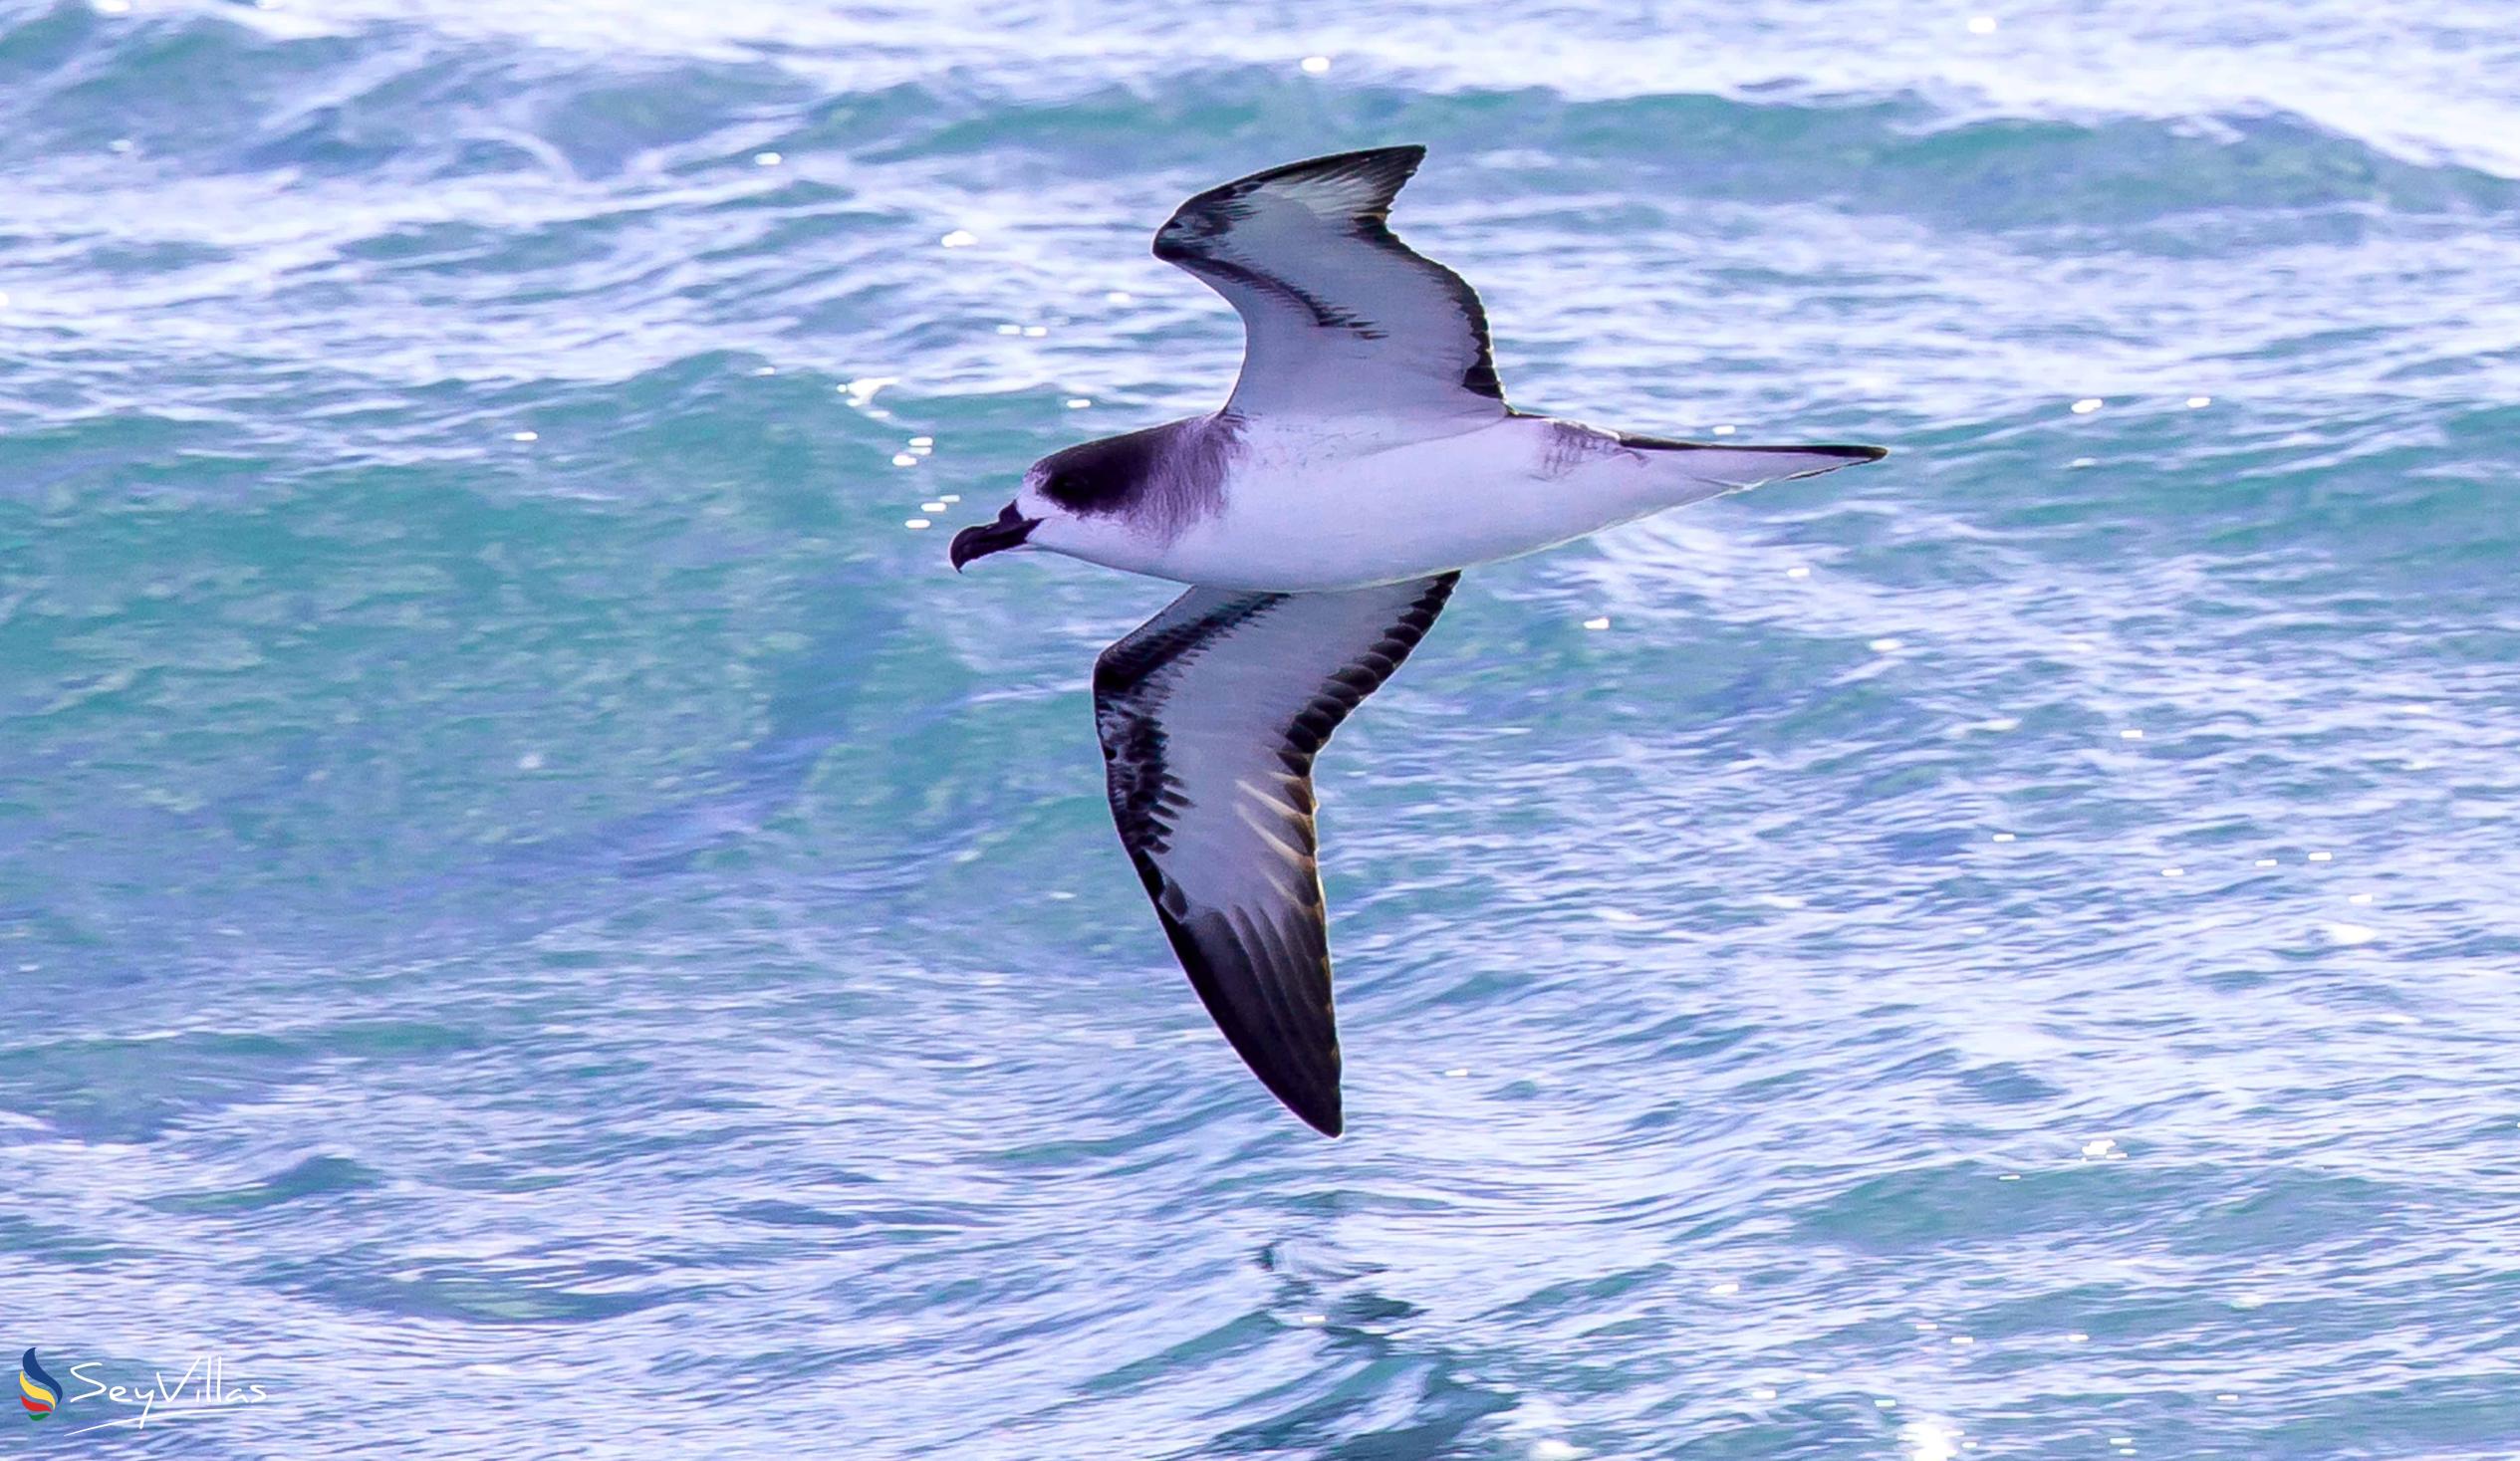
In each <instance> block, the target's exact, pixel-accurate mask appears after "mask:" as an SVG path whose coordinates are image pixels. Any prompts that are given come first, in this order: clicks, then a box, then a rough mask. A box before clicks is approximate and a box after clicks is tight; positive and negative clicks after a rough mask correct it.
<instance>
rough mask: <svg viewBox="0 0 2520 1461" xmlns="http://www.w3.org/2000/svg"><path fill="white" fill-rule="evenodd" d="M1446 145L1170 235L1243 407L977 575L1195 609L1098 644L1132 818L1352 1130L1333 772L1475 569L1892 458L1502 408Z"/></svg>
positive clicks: (1215, 945)
mask: <svg viewBox="0 0 2520 1461" xmlns="http://www.w3.org/2000/svg"><path fill="white" fill-rule="evenodd" d="M1425 151H1426V149H1425V148H1423V147H1415V146H1407V147H1378V148H1374V149H1372V150H1370V151H1362V152H1342V153H1339V154H1337V155H1335V156H1329V157H1316V158H1314V159H1312V160H1311V161H1308V162H1295V163H1290V164H1288V165H1286V166H1283V167H1272V168H1270V169H1268V170H1267V171H1265V172H1255V173H1253V174H1252V175H1251V176H1249V177H1246V178H1243V179H1241V180H1239V181H1236V182H1229V183H1226V184H1225V185H1224V186H1222V187H1215V188H1210V189H1208V190H1207V191H1206V192H1203V193H1200V194H1199V195H1198V196H1196V197H1194V198H1191V199H1190V200H1189V201H1188V202H1186V203H1183V204H1182V205H1181V206H1180V208H1179V209H1177V210H1175V211H1174V213H1173V215H1172V217H1171V219H1170V220H1169V221H1168V222H1166V223H1165V224H1164V225H1163V227H1162V229H1161V230H1159V231H1158V232H1157V233H1156V234H1155V241H1154V252H1155V257H1156V258H1159V259H1162V260H1164V261H1165V262H1167V263H1171V264H1176V265H1179V266H1180V267H1181V268H1183V269H1186V270H1188V271H1189V272H1190V273H1192V274H1195V275H1197V276H1198V278H1199V279H1200V281H1201V282H1203V283H1205V284H1206V285H1207V286H1208V287H1209V288H1210V289H1213V290H1215V291H1216V292H1217V293H1218V294H1220V295H1223V296H1224V297H1225V300H1226V302H1227V303H1229V304H1231V305H1232V306H1233V307H1234V310H1235V313H1237V314H1239V315H1241V316H1242V324H1243V335H1244V346H1243V362H1242V374H1241V376H1240V378H1239V379H1237V380H1236V381H1235V382H1234V393H1233V396H1232V398H1231V399H1229V400H1227V401H1226V402H1225V404H1224V406H1223V408H1222V409H1219V410H1216V411H1213V412H1210V413H1208V414H1206V415H1200V416H1192V417H1189V418H1188V419H1186V420H1179V421H1173V422H1170V423H1168V424H1166V425H1161V426H1154V427H1149V428H1147V429H1146V430H1143V431H1132V432H1130V433H1128V434H1126V435H1122V436H1112V437H1107V438H1105V439H1103V440H1100V441H1089V442H1087V443H1085V444H1084V445H1082V446H1072V447H1069V448H1068V449H1067V450H1065V451H1061V452H1057V453H1055V454H1053V455H1051V456H1048V457H1045V458H1043V459H1042V460H1041V461H1040V462H1039V463H1037V464H1036V465H1035V466H1034V467H1033V468H1032V470H1031V471H1029V472H1027V473H1026V474H1025V476H1024V485H1023V488H1022V490H1021V491H1019V492H1018V493H1017V494H1016V496H1015V500H1014V501H1013V502H1011V503H1009V504H1008V505H1007V506H1006V509H1005V510H1004V511H1003V512H1001V513H999V514H998V517H997V521H995V522H993V523H986V524H982V525H980V526H977V527H970V528H965V529H963V530H962V531H961V532H960V533H957V534H955V535H954V540H953V546H952V551H951V557H952V560H953V566H954V567H955V568H956V569H960V568H962V567H963V566H964V565H965V564H967V563H969V562H971V561H972V560H973V559H975V558H979V557H982V556H983V555H986V554H991V553H999V552H1003V551H1005V550H1007V549H1010V548H1017V547H1027V548H1046V549H1048V550H1050V551H1051V552H1053V553H1062V554H1066V555H1068V556H1069V557H1071V558H1081V559H1084V560H1085V561H1086V562H1088V563H1097V564H1103V565H1105V566H1108V567H1111V568H1117V569H1125V570H1127V571H1129V572H1131V573H1139V574H1147V575H1151V576H1153V577H1155V578H1159V579H1170V580H1172V581H1174V582H1176V583H1182V584H1187V585H1189V586H1190V589H1189V592H1188V593H1186V594H1183V595H1182V596H1181V597H1180V598H1178V599H1176V600H1174V601H1173V602H1172V603H1171V605H1170V606H1169V607H1167V608H1166V609H1164V610H1163V611H1162V612H1161V613H1158V614H1156V615H1155V616H1154V617H1153V618H1151V619H1148V620H1147V621H1146V622H1145V623H1143V624H1141V625H1139V626H1138V627H1137V629H1136V630H1135V631H1134V632H1133V633H1131V634H1130V635H1129V636H1128V637H1126V638H1124V639H1122V640H1121V641H1120V642H1118V643H1116V644H1114V645H1112V646H1111V647H1110V648H1108V649H1106V650H1104V651H1103V655H1102V657H1101V658H1100V659H1098V660H1097V661H1096V662H1095V666H1094V721H1095V727H1096V729H1097V730H1098V731H1099V732H1100V733H1101V735H1102V740H1103V756H1104V761H1105V763H1106V771H1107V781H1108V790H1109V792H1110V795H1111V803H1112V817H1113V819H1114V820H1115V821H1116V822H1117V823H1118V824H1119V826H1120V836H1121V842H1122V843H1123V845H1124V846H1126V847H1127V849H1128V850H1129V855H1130V860H1131V861H1133V862H1134V863H1135V864H1136V867H1137V875H1138V877H1139V878H1140V879H1141V880H1143V881H1144V883H1145V885H1146V892H1147V895H1148V896H1150V897H1151V898H1153V899H1154V905H1155V916H1156V917H1157V918H1158V919H1159V920H1161V922H1162V924H1163V931H1164V933H1165V934H1166V935H1167V936H1168V937H1169V938H1170V939H1171V941H1172V949H1173V952H1174V953H1175V954H1177V955H1179V956H1180V960H1181V967H1182V968H1183V969H1184V970H1185V971H1187V972H1188V974H1189V976H1190V984H1191V986H1192V987H1193V988H1195V989H1196V990H1197V991H1198V995H1199V999H1200V1000H1201V1001H1203V1002H1204V1003H1205V1004H1206V1006H1207V1011H1208V1013H1209V1014H1210V1015H1212V1016H1214V1017H1215V1020H1216V1023H1217V1025H1218V1026H1219V1027H1221V1028H1222V1029H1223V1030H1224V1033H1225V1038H1226V1039H1227V1040H1228V1041H1230V1042H1232V1044H1233V1047H1234V1049H1235V1051H1236V1052H1238V1053H1239V1054H1240V1055H1241V1056H1242V1058H1243V1060H1244V1061H1245V1062H1246V1063H1247V1064H1248V1065H1249V1066H1250V1067H1251V1070H1252V1073H1253V1074H1254V1075H1256V1076H1258V1077H1259V1078H1260V1081H1261V1084H1262V1085H1264V1086H1266V1087H1268V1089H1269V1091H1270V1092H1271V1093H1272V1094H1274V1095H1275V1096H1277V1097H1278V1099H1280V1100H1282V1101H1284V1102H1285V1103H1286V1104H1287V1106H1288V1108H1290V1109H1292V1110H1293V1111H1294V1112H1295V1113H1296V1114H1297V1115H1299V1116H1301V1117H1303V1118H1304V1120H1305V1121H1307V1122H1309V1123H1310V1124H1312V1125H1313V1126H1314V1127H1315V1128H1317V1129H1319V1130H1321V1131H1323V1132H1326V1133H1328V1134H1330V1135H1333V1136H1335V1135H1337V1134H1339V1131H1340V1129H1341V1126H1342V1124H1343V1118H1342V1115H1341V1109H1340V1098H1339V1033H1338V1027H1337V1025H1336V1023H1335V1021H1334V1019H1333V1015H1332V1010H1331V984H1330V945H1329V940H1328V935H1327V928H1326V920H1325V915H1324V909H1323V905H1322V887H1321V875H1320V872H1319V870H1318V867H1317V864H1316V861H1315V842H1314V835H1313V810H1314V802H1313V780H1312V771H1313V757H1314V755H1315V754H1316V753H1318V752H1319V751H1320V750H1321V748H1322V745H1323V743H1324V742H1326V741H1328V740H1329V739H1330V736H1331V733H1332V732H1333V731H1335V730H1337V729H1338V728H1339V724H1340V722H1341V721H1343V720H1345V719H1346V718H1347V717H1348V713H1349V712H1350V711H1352V710H1354V709H1356V708H1357V706H1358V704H1359V703H1360V702H1362V701H1363V700H1364V699H1365V697H1367V696H1368V695H1371V694H1373V693H1374V692H1375V691H1376V690H1377V689H1378V688H1380V687H1381V686H1382V684H1383V682H1384V681H1385V680H1386V679H1388V678H1389V677H1390V675H1391V672H1392V671H1393V670H1395V669H1397V668H1398V667H1399V665H1400V662H1401V661H1402V660H1404V659H1406V658H1407V657H1408V654H1409V651H1410V650H1411V649H1414V648H1416V647H1417V641H1418V640H1419V639H1420V638H1422V637H1424V635H1425V633H1426V630H1427V628H1428V626H1429V625H1431V624H1433V623H1434V621H1435V615H1437V614H1438V613H1441V612H1442V611H1443V607H1444V601H1445V600H1446V599H1448V598H1450V597H1451V594H1452V587H1453V584H1454V583H1455V581H1457V580H1458V579H1459V578H1460V576H1461V570H1463V569H1465V568H1470V567H1473V566H1475V565H1478V564H1484V563H1494V562H1496V561H1498V560H1500V559H1507V558H1513V557H1516V556H1518V555H1521V554H1525V553H1531V552H1534V551H1536V550H1538V549H1542V548H1547V547H1550V546H1552V545H1555V544H1559V543H1564V542H1567V541H1569V540H1571V539H1575V538H1581V537H1583V536H1585V535H1586V534H1588V533H1594V532H1598V531H1600V530H1601V529H1603V528H1607V527H1610V526H1612V525H1614V524H1618V523H1625V522H1629V521H1631V520H1633V519H1636V518H1640V517H1643V516H1646V515H1647V514H1650V513H1657V512H1661V511H1663V510H1664V509H1666V508H1673V507H1680V506H1683V505H1685V504H1687V503H1692V502H1698V501H1701V500H1703V499H1705V498H1709V497H1715V496H1719V495H1721V494H1723V493H1727V492H1737V491H1740V490H1741V489H1743V488H1746V487H1755V486H1758V485H1759V484H1760V483H1762V482H1775V481H1782V480H1786V479H1789V478H1794V477H1810V476H1816V475H1818V474H1819V473H1822V472H1828V471H1835V470H1836V469H1837V468H1839V467H1843V466H1846V465H1848V464H1849V463H1851V462H1869V461H1876V460H1879V459H1880V458H1881V457H1882V456H1883V455H1884V452H1883V449H1882V448H1880V447H1878V446H1746V445H1733V444H1730V443H1721V444H1715V443H1706V442H1696V441H1678V440H1672V439H1668V438H1665V437H1659V436H1641V435H1638V434H1636V433H1633V432H1628V431H1614V430H1609V429H1605V428H1603V427H1599V426H1591V425H1586V424H1584V423H1582V422H1578V421H1571V420H1564V419H1559V418H1556V417H1551V416H1543V415H1533V414H1531V413H1528V412H1525V411H1519V410H1516V409H1514V408H1513V407H1511V406H1508V405H1507V404H1506V403H1505V393H1504V391H1503V389H1502V388H1501V387H1500V386H1499V385H1498V383H1497V379H1496V365H1495V362H1494V361H1493V360H1492V359H1491V358H1490V356H1489V352H1488V336H1487V315H1486V312H1485V311H1484V310H1482V309H1481V308H1480V307H1479V297H1478V296H1477V295H1476V294H1475V293H1473V292H1472V291H1471V289H1470V286H1469V285H1467V284H1465V283H1463V282H1462V280H1461V276H1459V275H1457V274H1455V273H1453V272H1452V271H1451V270H1449V269H1446V268H1445V267H1443V266H1442V265H1440V264H1437V263H1435V262H1434V261H1432V260H1430V259H1427V258H1424V257H1423V256H1421V255H1419V254H1417V253H1416V252H1414V251H1413V250H1411V249H1410V248H1409V247H1408V246H1407V245H1405V244H1403V243H1401V242H1400V241H1399V239H1397V238H1396V237H1394V236H1393V235H1392V233H1391V230H1390V228H1389V227H1388V226H1387V225H1386V218H1387V217H1388V216H1389V213H1390V207H1391V200H1392V198H1393V197H1394V196H1395V195H1397V194H1398V192H1399V190H1400V186H1401V184H1403V183H1405V182H1407V181H1408V179H1409V176H1410V174H1412V173H1413V172H1415V171H1416V170H1417V164H1418V163H1419V161H1420V160H1422V159H1423V158H1424V156H1425Z"/></svg>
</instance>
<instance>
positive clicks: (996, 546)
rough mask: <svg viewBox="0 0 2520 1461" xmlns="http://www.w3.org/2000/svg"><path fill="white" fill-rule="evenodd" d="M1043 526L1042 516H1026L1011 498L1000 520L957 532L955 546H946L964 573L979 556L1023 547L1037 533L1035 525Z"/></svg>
mask: <svg viewBox="0 0 2520 1461" xmlns="http://www.w3.org/2000/svg"><path fill="white" fill-rule="evenodd" d="M1040 526H1041V519H1039V518H1028V517H1026V516H1024V515H1023V514H1022V513H1020V512H1017V511H1016V510H1015V504H1013V503H1011V502H1010V503H1008V504H1007V505H1006V508H1005V510H1004V511H1002V512H1000V513H999V514H998V515H997V521H996V522H994V523H982V524H980V525H979V526H978V527H973V528H965V529H963V530H962V531H961V532H959V533H956V534H954V541H953V547H951V548H949V549H947V550H946V557H948V558H951V559H952V560H953V565H954V572H955V573H961V572H962V566H963V565H964V564H966V563H969V562H970V561H971V560H973V559H975V558H983V557H986V556H987V555H989V554H992V553H1003V552H1005V551H1006V550H1007V549H1009V548H1017V547H1021V546H1022V545H1023V542H1024V540H1025V539H1027V538H1029V537H1031V536H1032V535H1033V529H1035V528H1038V527H1040Z"/></svg>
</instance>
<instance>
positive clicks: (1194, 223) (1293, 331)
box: [1155, 146, 1505, 425]
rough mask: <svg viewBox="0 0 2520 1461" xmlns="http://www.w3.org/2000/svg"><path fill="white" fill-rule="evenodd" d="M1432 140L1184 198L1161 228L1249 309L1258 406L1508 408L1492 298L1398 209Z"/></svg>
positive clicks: (1182, 255)
mask: <svg viewBox="0 0 2520 1461" xmlns="http://www.w3.org/2000/svg"><path fill="white" fill-rule="evenodd" d="M1425 155H1426V149H1425V148H1424V147H1414V146H1411V147H1378V148H1375V149H1374V150H1372V151H1367V152H1341V153H1339V154H1338V155H1336V156H1331V157H1316V158H1314V159H1313V160H1311V161H1309V162H1292V163H1289V164H1287V165H1286V166H1284V167H1272V168H1270V169H1269V170H1268V171H1266V172H1255V173H1253V174H1252V175H1251V176H1249V177H1246V178H1243V179H1241V180H1240V181H1237V182H1229V183H1226V184H1225V185H1224V186H1223V187H1215V188H1209V189H1208V190H1207V191H1206V192H1203V193H1200V194H1199V195H1198V196H1197V197H1194V198H1192V199H1190V200H1189V201H1188V202H1186V203H1183V204H1182V205H1181V206H1180V207H1179V208H1178V209H1176V210H1175V211H1174V212H1173V215H1172V218H1171V220H1170V221H1169V222H1167V223H1165V224H1164V225H1163V227H1162V228H1161V229H1160V230H1158V231H1157V232H1156V234H1155V257H1156V258H1158V259H1162V260H1164V261H1165V262H1166V263H1171V264H1178V265H1179V266H1181V267H1182V268H1184V269H1187V270H1188V271H1190V272H1191V273H1192V274H1195V275H1197V276H1198V277H1199V278H1200V279H1201V280H1203V281H1205V283H1206V284H1207V286H1208V287H1209V288H1210V289H1213V290H1215V291H1216V292H1217V293H1218V294H1221V295H1223V296H1224V297H1225V300H1226V302H1227V303H1228V304H1231V305H1232V306H1233V307H1234V311H1235V313H1236V314H1239V315H1241V316H1242V328H1243V356H1242V377H1241V378H1240V379H1238V380H1236V381H1235V382H1234V398H1233V401H1232V402H1231V408H1232V409H1233V410H1235V411H1237V412H1239V413H1241V414H1243V415H1246V416H1265V415H1316V416H1335V415H1347V414H1356V413H1373V414H1378V415H1386V416H1396V417H1401V418H1409V417H1422V418H1425V419H1426V420H1427V422H1428V423H1429V424H1430V425H1435V424H1437V423H1448V422H1451V421H1453V420H1455V419H1459V420H1463V421H1468V422H1476V421H1482V420H1488V419H1492V418H1494V417H1497V416H1502V415H1503V414H1505V392H1504V390H1503V389H1502V388H1501V387H1500V386H1499V385H1498V384H1497V383H1496V363H1495V361H1494V360H1492V359H1491V358H1490V356H1489V353H1488V344H1487V312H1486V311H1484V310H1482V309H1481V308H1479V297H1478V295H1477V294H1475V293H1473V292H1472V291H1471V289H1470V286H1469V285H1467V284H1464V283H1463V282H1462V280H1461V276H1460V275H1458V274H1455V273H1453V272H1452V271H1451V270H1449V269H1446V268H1445V267H1444V266H1442V265H1441V264H1438V263H1435V262H1434V261H1433V260H1431V259H1427V258H1423V257H1421V256H1419V255H1418V254H1416V253H1414V252H1412V251H1411V250H1410V249H1409V247H1408V246H1407V245H1406V244H1403V243H1401V242H1400V241H1399V240H1398V239H1397V238H1395V237H1393V236H1392V234H1391V230H1390V229H1389V228H1388V227H1387V226H1386V224H1385V222H1384V220H1385V219H1386V217H1387V216H1388V215H1389V213H1390V208H1391V199H1392V197H1393V196H1394V195H1396V194H1397V193H1398V192H1399V190H1400V185H1401V184H1402V183H1405V182H1407V181H1408V179H1409V174H1411V173H1413V172H1415V171H1416V170H1417V164H1418V162H1419V161H1420V160H1421V159H1422V158H1424V156H1425Z"/></svg>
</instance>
